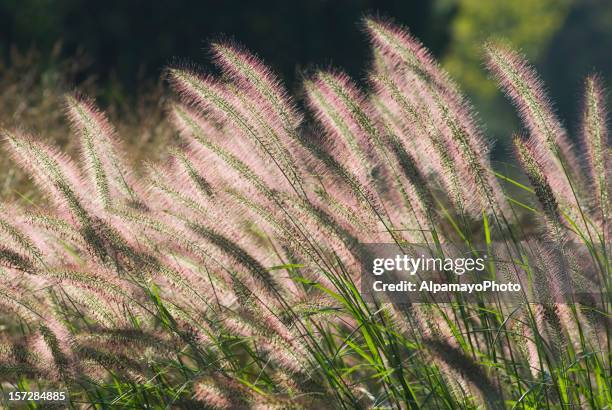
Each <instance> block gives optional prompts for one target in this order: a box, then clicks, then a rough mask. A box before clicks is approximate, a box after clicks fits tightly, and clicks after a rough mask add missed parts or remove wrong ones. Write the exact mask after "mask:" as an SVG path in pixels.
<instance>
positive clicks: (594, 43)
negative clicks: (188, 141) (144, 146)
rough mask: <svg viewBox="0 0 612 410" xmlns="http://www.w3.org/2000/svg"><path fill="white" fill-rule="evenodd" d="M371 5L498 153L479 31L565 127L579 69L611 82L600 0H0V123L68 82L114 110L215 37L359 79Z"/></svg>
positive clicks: (573, 112)
mask: <svg viewBox="0 0 612 410" xmlns="http://www.w3.org/2000/svg"><path fill="white" fill-rule="evenodd" d="M371 13H374V14H380V15H382V16H390V17H392V18H394V19H395V20H396V21H397V22H399V23H402V24H404V25H406V26H408V27H410V29H411V31H412V32H413V33H414V34H415V35H417V36H418V37H419V38H420V39H421V40H422V41H423V42H424V43H425V44H426V45H427V46H428V47H429V48H430V49H431V50H432V51H433V53H434V54H435V55H436V56H438V57H439V59H440V60H441V61H442V63H443V64H444V66H445V67H446V68H447V69H448V70H449V71H450V72H451V74H452V75H453V76H454V77H455V79H456V80H457V81H458V82H459V83H460V84H461V85H462V87H463V88H464V90H465V91H466V92H467V93H468V94H469V95H470V97H471V98H472V101H473V102H474V104H475V105H476V107H477V109H478V110H479V111H480V113H481V119H482V122H483V123H484V124H486V128H487V131H488V133H489V135H491V136H492V137H494V138H496V139H497V140H499V141H500V142H499V144H498V145H500V147H501V150H502V151H503V149H504V145H505V141H507V140H508V137H509V136H510V135H511V133H512V131H514V130H515V129H516V128H517V127H518V124H517V121H516V119H515V114H514V112H513V110H512V109H511V107H509V105H508V104H507V103H506V102H505V101H504V100H503V98H501V97H500V94H499V92H498V91H497V90H496V88H495V86H494V83H493V82H492V81H491V80H490V79H488V78H487V74H486V72H485V70H484V69H483V67H482V59H481V56H482V51H481V45H482V43H483V42H484V41H485V40H486V39H489V38H490V37H504V38H507V39H508V40H509V41H510V42H511V43H513V44H514V45H515V46H516V47H519V48H521V49H522V50H523V51H524V52H525V53H526V54H527V56H528V57H529V58H530V59H531V61H532V62H534V63H535V64H536V66H537V67H538V68H539V70H540V72H541V74H542V76H543V78H544V80H545V82H546V84H547V86H548V88H549V90H550V95H551V97H552V99H553V100H554V102H555V105H556V107H557V109H558V111H559V113H560V115H561V117H562V118H563V119H564V122H565V123H566V125H567V126H568V128H569V129H570V130H571V131H574V130H575V129H576V127H577V124H576V122H577V116H578V110H579V105H580V99H581V87H582V79H583V78H584V76H585V75H586V74H588V73H589V72H591V71H593V70H597V71H599V72H600V73H601V74H602V75H603V76H604V77H606V78H607V80H608V84H610V82H611V81H610V79H611V77H612V58H610V50H612V1H610V0H498V1H488V0H435V1H422V0H420V1H417V0H413V1H408V0H404V1H401V0H378V1H375V0H352V1H348V0H327V1H325V0H302V1H287V0H284V1H246V0H243V1H237V0H234V1H232V0H228V1H221V0H216V1H214V0H209V1H134V0H105V1H80V0H1V1H0V87H2V89H0V103H2V104H3V108H1V110H2V111H3V112H4V113H3V114H2V115H0V121H1V122H2V123H3V124H4V125H12V123H15V122H18V121H22V122H23V121H25V122H28V121H30V122H31V124H28V126H29V127H31V128H33V129H34V130H35V131H44V128H46V127H48V125H49V124H50V122H49V121H50V120H49V119H48V118H45V119H44V120H40V119H38V120H37V119H36V116H35V114H36V115H38V118H40V116H41V111H40V110H39V111H36V110H35V111H33V112H29V111H28V109H26V108H24V107H23V105H24V104H25V103H23V102H19V101H12V100H11V98H15V95H19V94H20V93H21V94H25V93H31V94H34V95H33V96H29V97H23V98H24V99H28V98H29V99H31V100H32V101H31V104H30V105H32V104H33V105H36V104H38V105H42V106H46V105H50V104H51V105H52V104H53V102H52V101H51V102H49V101H46V100H49V98H50V97H49V96H50V95H55V94H56V93H57V94H59V93H61V91H63V90H65V89H69V88H71V87H73V86H77V87H79V88H82V89H85V90H87V91H90V92H92V93H94V94H95V95H96V96H97V98H98V99H99V101H100V102H101V104H102V105H103V106H105V107H107V108H110V109H111V111H112V112H111V115H112V116H115V117H117V119H119V120H122V115H125V113H124V111H125V110H124V109H123V108H121V107H124V108H125V107H132V106H133V102H134V101H136V100H137V99H139V98H140V100H142V99H143V98H142V97H139V96H142V94H143V93H148V94H151V93H150V92H149V91H150V90H158V92H159V89H160V87H163V86H158V84H160V83H161V82H160V80H159V79H160V75H161V72H162V69H163V68H164V66H165V65H167V64H168V63H171V62H174V61H177V60H178V61H191V62H194V63H196V64H200V65H203V66H205V67H210V65H209V62H208V58H207V50H206V44H207V40H210V39H214V38H217V37H219V36H220V35H224V36H227V37H231V38H235V39H236V40H238V41H239V42H241V43H243V44H245V45H246V46H247V47H248V48H250V49H251V50H253V51H256V52H257V53H258V54H259V55H260V56H262V57H263V58H264V59H265V60H266V61H267V62H268V63H269V64H270V65H271V66H273V67H274V69H275V70H276V72H277V73H279V74H280V75H281V77H282V78H283V79H284V80H285V81H286V83H287V84H288V87H289V88H290V89H291V90H292V91H295V92H299V89H300V84H299V83H300V76H301V73H303V72H304V70H308V69H309V68H311V67H313V66H315V67H316V66H323V67H326V66H335V67H341V68H343V69H344V70H346V71H347V72H348V73H349V74H351V75H352V76H353V77H354V78H357V79H363V78H364V77H365V70H366V69H367V66H368V61H369V51H368V47H367V43H366V39H365V36H364V35H363V33H362V32H361V30H360V28H359V24H358V23H359V19H360V18H361V17H362V16H363V15H365V14H371ZM211 69H212V68H211ZM24 78H25V79H24ZM15 82H18V83H19V84H20V85H19V86H14V85H12V83H15ZM38 86H40V87H42V88H41V90H43V91H36V90H38V89H36V90H34V89H35V88H36V87H38ZM33 90H34V91H33ZM49 90H51V91H49ZM143 90H147V91H143ZM45 93H46V94H45ZM45 95H46V96H47V97H49V98H47V97H45ZM159 95H160V96H161V95H163V92H159ZM45 99H46V100H45ZM5 100H6V101H5ZM149 101H153V105H155V104H158V103H155V101H157V100H155V98H152V99H149ZM45 104H46V105H45ZM158 105H159V104H158ZM20 107H21V110H22V111H19V109H20ZM11 110H13V111H11ZM41 110H42V109H41ZM7 111H8V112H7ZM43 111H44V110H43ZM45 112H46V111H45ZM45 115H52V114H45ZM130 115H133V113H131V114H130ZM28 119H29V120H28ZM58 121H59V120H58ZM126 121H128V122H129V120H126ZM134 121H135V120H134ZM41 128H42V130H41ZM60 143H61V141H60ZM498 150H499V148H498Z"/></svg>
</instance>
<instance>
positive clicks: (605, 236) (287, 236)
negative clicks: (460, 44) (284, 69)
mask: <svg viewBox="0 0 612 410" xmlns="http://www.w3.org/2000/svg"><path fill="white" fill-rule="evenodd" d="M364 28H365V31H366V32H367V35H368V37H369V40H370V42H371V45H372V49H373V64H372V68H371V71H370V73H369V75H368V77H367V78H368V81H367V83H368V86H367V87H365V88H364V89H362V88H361V87H360V86H359V85H358V84H357V83H356V82H355V81H354V80H352V79H351V78H349V77H348V76H347V75H346V74H344V73H343V72H342V71H340V70H338V69H329V70H319V71H313V72H312V73H310V74H309V75H306V76H305V80H304V84H303V91H304V92H303V100H299V99H295V98H294V97H293V96H292V95H290V94H289V93H288V92H287V90H286V89H285V88H284V87H283V85H282V84H281V82H280V81H279V79H278V78H277V77H276V75H275V74H274V72H273V70H272V69H271V68H269V67H267V66H266V65H265V64H264V63H263V61H262V60H261V59H260V58H259V57H257V56H256V55H254V54H252V53H250V52H249V51H247V50H245V49H244V48H242V47H241V46H239V45H237V44H235V43H232V42H223V41H221V42H215V43H213V44H212V45H211V52H212V56H213V62H214V63H215V65H216V66H217V68H218V69H219V71H220V74H219V75H218V76H215V75H212V74H207V73H205V72H202V71H200V70H198V69H195V68H193V67H189V68H187V67H181V66H178V67H171V68H168V69H167V70H166V76H167V80H168V82H169V84H170V86H171V88H172V89H173V91H174V92H175V96H174V98H173V99H172V100H171V101H170V102H169V103H168V105H167V107H166V112H167V117H168V122H169V123H171V124H172V125H173V126H174V127H175V129H176V132H177V134H178V135H179V137H180V143H179V144H177V145H176V146H175V147H174V148H172V149H171V150H170V152H169V153H168V155H167V156H165V158H166V159H165V161H163V162H154V161H151V162H148V163H146V164H145V165H144V166H143V168H144V169H145V172H144V174H139V173H138V172H136V171H134V170H132V169H131V168H130V166H129V165H128V161H127V160H126V155H125V154H124V153H123V152H124V151H123V148H122V144H121V137H120V136H119V135H118V134H117V132H116V131H115V130H114V129H113V126H112V125H111V124H110V122H109V120H108V118H107V116H106V115H105V114H104V112H103V111H101V110H100V109H99V108H97V107H96V105H95V102H94V101H93V100H90V99H88V98H86V97H84V96H82V95H80V94H71V95H68V96H66V99H65V107H64V110H65V112H66V114H67V117H68V120H69V122H70V124H71V126H72V129H73V132H74V134H75V138H77V139H78V141H79V142H80V147H81V150H80V154H81V155H80V158H79V159H78V160H76V161H75V160H74V159H72V158H69V157H68V156H66V155H64V154H62V153H60V152H59V151H58V150H57V149H55V148H53V147H49V146H46V145H44V144H42V143H41V142H39V141H38V139H37V138H36V137H34V136H31V135H28V134H26V133H24V132H22V131H19V130H17V131H16V130H5V131H3V133H2V135H3V140H4V144H3V148H4V149H5V150H6V151H7V152H8V153H9V154H10V155H11V157H12V158H13V159H14V160H15V162H17V163H19V164H20V165H21V166H22V167H23V168H24V170H25V171H26V172H28V173H29V175H30V176H31V178H32V180H33V181H34V182H35V183H36V185H37V187H38V189H39V190H40V192H41V193H43V194H44V195H46V197H47V198H46V201H39V202H36V203H35V202H33V201H30V202H27V201H24V202H21V203H11V204H4V205H2V206H1V207H0V309H1V314H0V321H1V322H2V329H3V331H2V335H1V337H0V380H1V381H2V389H3V390H4V391H9V390H27V389H29V390H32V391H43V390H45V391H65V392H67V395H68V397H69V403H70V405H71V406H72V407H75V408H76V407H79V406H93V407H96V408H98V407H99V408H118V407H120V408H158V407H164V408H166V407H167V408H212V409H234V408H307V409H321V408H346V409H353V408H397V409H406V408H410V409H420V408H426V409H444V408H448V409H456V408H465V409H476V408H491V409H497V408H516V409H536V408H537V409H541V408H546V409H549V408H554V409H564V408H607V407H609V405H610V403H612V386H611V383H610V380H612V373H611V371H612V370H611V368H610V354H611V351H610V331H609V328H610V326H609V324H610V308H611V306H610V301H609V298H608V295H609V291H610V270H609V269H610V246H609V237H610V235H609V232H608V230H609V223H608V218H609V214H610V209H609V208H610V207H609V198H610V192H609V189H610V183H609V179H610V169H609V166H610V161H609V149H610V148H609V146H608V136H607V135H608V134H607V132H608V131H607V114H606V110H605V106H606V104H605V92H604V90H603V84H601V81H600V80H599V78H598V77H596V76H592V77H589V78H588V79H587V80H586V91H585V103H584V114H583V118H582V126H581V145H580V147H578V146H574V145H573V144H572V143H571V141H572V140H573V138H570V136H569V135H568V133H567V132H566V131H565V130H564V129H563V128H562V126H561V123H560V120H559V119H557V117H556V116H555V114H554V112H553V110H552V108H551V105H550V103H549V102H548V99H547V97H546V96H545V95H544V92H543V86H542V84H541V81H540V80H539V79H538V77H537V75H536V73H535V71H534V70H533V69H532V68H531V67H530V66H529V65H528V63H527V62H526V61H524V59H523V58H522V56H521V55H520V54H519V53H517V52H516V51H513V50H512V49H511V48H509V47H507V46H500V45H493V44H488V45H486V46H485V50H486V60H487V65H488V67H489V69H490V70H491V71H492V72H493V74H494V75H495V78H496V79H497V80H498V82H499V84H500V87H501V88H502V90H503V91H504V92H506V94H507V95H508V96H509V97H510V99H511V100H512V101H513V102H514V103H515V104H516V106H517V107H518V110H519V114H520V116H521V119H522V121H523V123H524V125H525V128H526V131H527V134H526V135H525V136H524V137H520V138H516V140H515V153H516V158H515V159H516V161H517V162H518V164H519V165H520V166H521V167H522V169H523V171H524V175H522V176H520V177H513V176H511V175H503V174H502V173H501V171H499V170H496V169H494V168H493V167H492V163H491V159H490V151H491V148H490V147H491V143H492V142H491V141H489V140H488V138H487V136H486V134H485V132H484V128H483V127H481V126H480V124H479V120H478V117H477V115H476V113H475V111H474V109H473V108H472V107H471V105H470V104H469V102H468V101H467V99H466V97H465V96H464V95H463V93H462V92H461V90H460V88H459V86H458V85H457V84H455V83H454V82H453V81H452V79H451V78H450V76H449V75H448V74H447V73H446V72H445V71H444V70H443V69H442V68H441V67H440V66H439V65H438V64H437V63H436V62H435V60H434V59H433V57H432V56H431V54H430V53H429V52H428V51H427V49H426V48H425V47H424V46H423V45H422V44H421V43H420V42H418V40H416V39H415V38H414V37H413V36H412V35H411V34H409V33H408V32H407V30H405V29H404V28H401V27H399V26H396V25H394V24H392V23H390V22H387V21H382V20H378V19H366V20H365V22H364ZM58 109H61V107H58ZM122 137H123V138H128V137H129V136H122ZM578 148H581V152H584V155H580V154H579V153H578V152H579V151H578ZM526 181H529V182H526ZM587 184H588V185H587ZM508 187H512V190H510V189H507V188H508ZM510 192H513V194H510ZM373 243H384V244H394V245H396V246H403V247H406V246H408V245H410V246H412V245H415V244H421V245H422V246H424V247H425V249H427V252H428V253H431V254H432V255H445V254H446V255H450V254H452V253H454V252H456V251H457V250H462V249H466V252H467V253H469V254H473V255H481V254H482V253H483V252H486V254H487V257H488V259H487V263H486V265H487V266H486V274H487V275H488V276H491V277H495V276H496V275H501V276H503V277H505V278H508V279H511V280H513V281H516V282H519V283H521V284H522V286H523V292H521V293H520V294H518V295H517V296H515V297H513V298H511V300H510V301H508V300H502V299H503V298H501V297H485V296H484V295H477V296H475V299H467V298H465V297H463V296H461V295H455V296H454V297H455V299H453V300H451V301H444V303H442V302H441V301H440V300H438V299H435V298H433V297H432V298H431V299H427V300H425V301H421V302H422V303H414V301H410V300H408V299H406V300H405V301H403V302H402V303H389V301H386V300H385V299H369V298H366V297H365V296H364V294H362V292H361V286H362V284H363V283H366V282H367V281H365V279H366V277H365V276H362V274H364V275H367V274H368V273H367V272H365V273H363V272H362V270H363V269H364V263H365V261H366V260H368V258H369V257H371V256H372V250H371V248H370V247H368V244H373ZM406 249H407V248H406ZM446 273H449V277H452V275H450V274H451V273H452V272H446ZM7 403H8V402H7ZM7 403H5V404H6V405H7V406H8V405H9V404H7Z"/></svg>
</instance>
